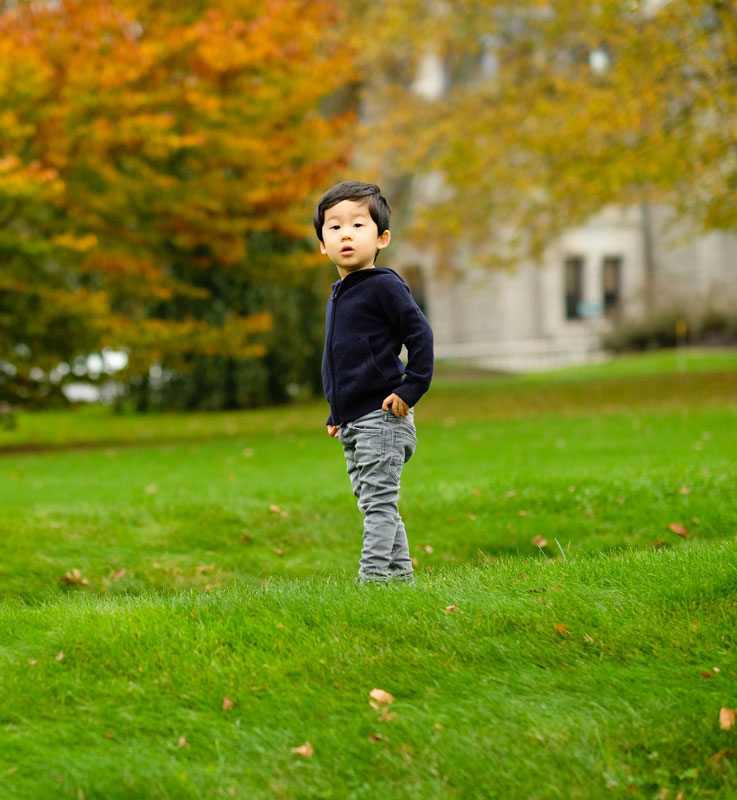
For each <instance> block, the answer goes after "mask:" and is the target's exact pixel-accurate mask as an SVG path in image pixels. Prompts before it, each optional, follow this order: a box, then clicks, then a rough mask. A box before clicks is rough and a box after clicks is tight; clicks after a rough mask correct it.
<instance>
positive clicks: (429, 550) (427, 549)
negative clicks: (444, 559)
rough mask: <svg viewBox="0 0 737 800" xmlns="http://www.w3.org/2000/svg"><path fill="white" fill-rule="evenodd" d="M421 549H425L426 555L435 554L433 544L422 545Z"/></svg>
mask: <svg viewBox="0 0 737 800" xmlns="http://www.w3.org/2000/svg"><path fill="white" fill-rule="evenodd" d="M420 547H421V548H422V549H423V550H424V551H425V552H426V553H434V552H435V548H434V547H433V546H432V545H431V544H421V545H420Z"/></svg>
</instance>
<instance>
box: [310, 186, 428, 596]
mask: <svg viewBox="0 0 737 800" xmlns="http://www.w3.org/2000/svg"><path fill="white" fill-rule="evenodd" d="M390 214H391V209H390V208H389V203H388V202H387V200H386V198H385V197H384V196H383V195H382V194H381V190H380V189H379V187H378V186H375V185H374V184H371V183H359V182H356V181H346V182H344V183H339V184H338V185H337V186H333V188H332V189H329V190H328V191H327V192H326V193H325V194H324V195H323V196H322V198H321V199H320V202H319V203H318V205H317V208H316V209H315V216H314V223H315V231H316V233H317V238H318V239H319V240H320V251H321V252H322V253H323V254H325V255H327V256H328V258H329V259H330V260H331V261H332V262H333V264H335V266H336V267H337V268H338V274H339V275H340V280H339V281H336V282H335V283H334V284H333V290H332V294H331V295H330V299H329V300H328V304H327V315H326V325H327V327H326V334H325V350H324V352H323V360H322V378H323V385H324V388H325V396H326V398H327V400H328V403H330V416H329V417H328V421H327V429H328V434H330V436H334V437H336V438H338V439H339V440H340V442H341V444H342V445H343V452H344V454H345V458H346V463H347V466H348V475H349V477H350V479H351V486H352V488H353V493H354V494H355V496H356V497H357V498H358V508H359V510H360V511H361V513H362V514H363V515H364V525H363V550H362V552H361V561H360V567H359V570H358V580H359V581H360V582H361V583H369V582H372V583H384V582H387V581H388V580H390V579H398V580H404V581H413V580H414V574H413V570H412V559H411V558H410V555H409V545H408V544H407V534H406V532H405V530H404V525H403V523H402V518H401V517H400V516H399V510H398V508H397V504H398V501H399V478H400V476H401V473H402V467H403V466H404V464H405V463H406V462H407V461H409V459H410V457H411V456H412V453H413V452H414V450H415V445H416V444H417V436H416V434H415V426H414V421H413V409H412V406H414V405H415V403H417V401H418V400H419V399H420V397H422V395H423V394H424V393H425V392H426V391H427V390H428V388H429V386H430V379H431V378H432V371H433V335H432V329H431V328H430V325H429V323H428V321H427V320H426V319H425V317H424V316H423V314H422V311H420V309H419V307H418V305H417V303H415V301H414V300H413V299H412V295H411V294H410V290H409V287H408V286H407V284H406V283H405V282H404V281H403V280H402V279H401V278H400V277H399V275H397V273H396V272H394V270H391V269H386V268H382V267H376V266H375V265H374V262H375V260H376V257H377V256H378V254H379V251H380V250H383V249H384V248H385V247H387V246H388V244H389V240H390V238H391V234H390V232H389V216H390ZM402 345H405V346H406V347H407V353H408V360H407V365H406V366H405V365H404V364H403V363H402V361H401V360H400V359H399V353H400V351H401V349H402Z"/></svg>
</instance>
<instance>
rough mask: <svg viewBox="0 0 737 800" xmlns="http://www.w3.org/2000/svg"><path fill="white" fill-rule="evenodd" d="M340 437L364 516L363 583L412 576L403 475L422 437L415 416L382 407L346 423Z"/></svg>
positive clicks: (407, 578)
mask: <svg viewBox="0 0 737 800" xmlns="http://www.w3.org/2000/svg"><path fill="white" fill-rule="evenodd" d="M340 439H341V442H342V443H343V449H344V452H345V457H346V465H347V468H348V476H349V478H350V480H351V486H352V488H353V493H354V495H355V496H356V497H357V498H358V508H359V510H360V511H361V513H362V514H363V515H364V526H363V550H362V552H361V562H360V568H359V572H358V574H359V580H361V581H386V580H388V579H389V578H399V579H404V580H410V579H411V578H412V575H413V570H412V560H411V558H410V555H409V545H408V542H407V533H406V531H405V528H404V523H403V522H402V518H401V517H400V515H399V510H398V501H399V479H400V477H401V473H402V467H403V466H404V464H405V463H406V462H407V461H409V459H410V458H411V456H412V454H413V452H414V449H415V445H416V442H417V438H416V435H415V431H414V425H413V424H412V422H411V420H399V419H397V418H395V417H394V416H393V415H392V414H388V413H386V412H382V411H378V412H372V413H371V414H368V415H366V416H365V417H361V418H360V419H359V420H355V421H354V422H353V423H348V424H346V425H344V426H341V432H340Z"/></svg>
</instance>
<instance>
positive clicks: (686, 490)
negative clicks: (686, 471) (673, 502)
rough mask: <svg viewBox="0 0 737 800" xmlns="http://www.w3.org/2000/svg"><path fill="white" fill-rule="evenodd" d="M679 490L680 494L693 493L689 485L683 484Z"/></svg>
mask: <svg viewBox="0 0 737 800" xmlns="http://www.w3.org/2000/svg"><path fill="white" fill-rule="evenodd" d="M678 491H679V493H680V494H690V493H691V490H690V489H689V488H688V486H681V488H680V489H679V490H678Z"/></svg>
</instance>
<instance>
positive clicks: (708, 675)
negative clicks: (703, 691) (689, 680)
mask: <svg viewBox="0 0 737 800" xmlns="http://www.w3.org/2000/svg"><path fill="white" fill-rule="evenodd" d="M699 675H701V677H702V678H716V675H714V673H713V672H707V671H706V670H702V671H701V672H700V673H699Z"/></svg>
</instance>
